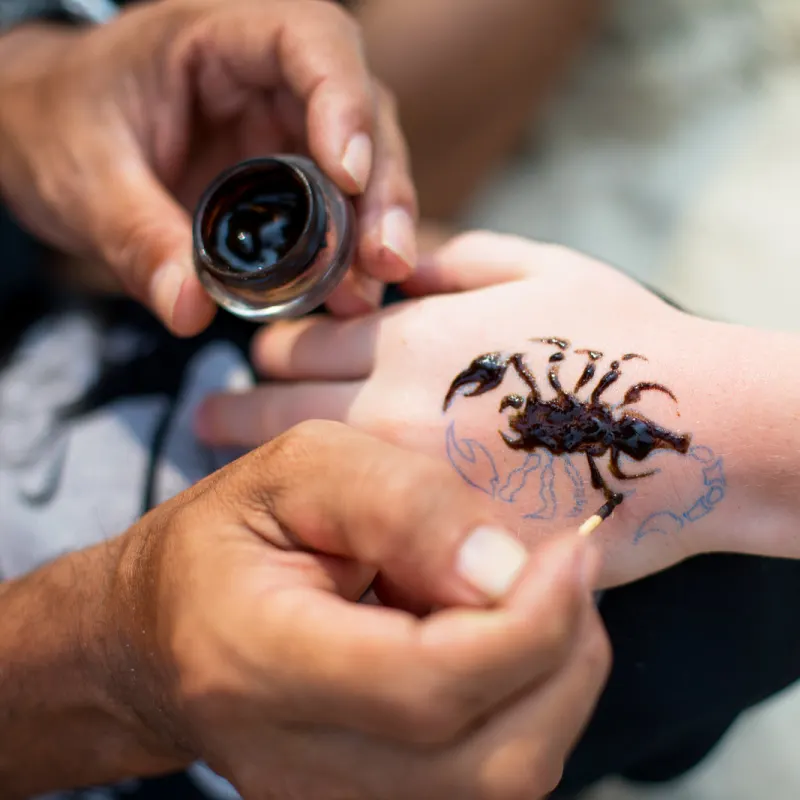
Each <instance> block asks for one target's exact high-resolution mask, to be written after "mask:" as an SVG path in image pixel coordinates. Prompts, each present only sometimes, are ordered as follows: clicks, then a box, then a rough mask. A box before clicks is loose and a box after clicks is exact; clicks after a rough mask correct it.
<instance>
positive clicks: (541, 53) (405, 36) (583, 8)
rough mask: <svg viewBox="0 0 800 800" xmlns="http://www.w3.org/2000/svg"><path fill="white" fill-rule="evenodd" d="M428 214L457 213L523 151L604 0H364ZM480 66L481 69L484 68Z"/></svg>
mask: <svg viewBox="0 0 800 800" xmlns="http://www.w3.org/2000/svg"><path fill="white" fill-rule="evenodd" d="M356 8H357V12H358V19H359V22H360V23H361V25H362V27H363V31H364V41H365V45H366V48H367V53H368V54H369V58H370V63H371V65H372V67H373V69H374V70H375V73H376V74H377V75H378V76H379V77H380V78H381V80H383V81H384V83H385V84H386V85H387V86H389V87H390V88H391V90H392V92H393V93H394V94H395V96H396V98H397V107H398V113H399V116H400V120H401V122H402V126H403V130H404V132H405V134H406V137H407V139H408V143H409V148H410V153H411V162H412V167H413V174H414V179H415V182H416V185H417V190H418V193H419V200H420V208H421V210H422V215H423V218H424V219H425V220H426V221H434V220H439V221H443V220H444V221H446V220H452V219H454V218H455V217H456V216H457V215H458V214H459V213H461V212H462V211H463V210H464V207H465V205H466V203H467V202H469V200H470V198H471V197H472V196H473V195H474V193H475V192H476V190H478V189H479V188H480V187H481V185H482V184H483V183H484V182H485V181H486V180H487V179H488V178H489V177H490V175H491V174H492V173H493V172H494V171H495V170H496V169H497V168H498V167H500V166H502V165H503V164H504V163H505V162H506V160H507V159H508V158H509V157H510V156H512V155H513V154H514V151H515V149H516V148H517V147H519V145H520V143H521V142H522V141H523V139H524V137H525V136H526V135H527V134H528V132H529V131H530V129H531V126H532V125H533V124H535V123H537V122H538V121H539V120H540V119H541V118H542V115H543V113H544V112H545V110H546V109H547V106H548V103H549V100H550V99H551V96H552V94H553V92H554V91H556V90H557V89H558V88H559V87H560V86H561V84H562V83H563V81H564V79H565V77H566V76H567V74H568V71H569V69H570V67H572V66H573V65H574V63H575V61H576V59H577V58H578V57H579V56H580V55H581V53H582V52H583V51H584V49H585V47H586V45H587V44H588V43H589V42H590V41H591V40H592V39H593V37H594V35H595V33H596V32H597V29H598V27H599V23H600V22H601V21H602V19H603V18H604V17H605V15H606V12H607V9H608V3H606V2H605V1H604V0H601V2H598V0H536V2H531V1H530V0H362V1H361V2H360V3H357V4H356ZM476 65H477V68H476Z"/></svg>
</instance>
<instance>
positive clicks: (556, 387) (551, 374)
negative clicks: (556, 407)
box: [547, 364, 567, 398]
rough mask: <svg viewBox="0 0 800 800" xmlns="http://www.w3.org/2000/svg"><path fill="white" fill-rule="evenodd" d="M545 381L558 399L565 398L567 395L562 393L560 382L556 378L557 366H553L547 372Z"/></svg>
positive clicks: (562, 388)
mask: <svg viewBox="0 0 800 800" xmlns="http://www.w3.org/2000/svg"><path fill="white" fill-rule="evenodd" d="M547 380H548V383H549V384H550V386H552V387H553V391H555V393H556V395H557V396H558V397H559V398H562V397H566V396H567V393H566V392H565V391H564V387H563V386H562V385H561V381H560V380H559V378H558V364H553V366H552V367H550V369H549V370H548V371H547Z"/></svg>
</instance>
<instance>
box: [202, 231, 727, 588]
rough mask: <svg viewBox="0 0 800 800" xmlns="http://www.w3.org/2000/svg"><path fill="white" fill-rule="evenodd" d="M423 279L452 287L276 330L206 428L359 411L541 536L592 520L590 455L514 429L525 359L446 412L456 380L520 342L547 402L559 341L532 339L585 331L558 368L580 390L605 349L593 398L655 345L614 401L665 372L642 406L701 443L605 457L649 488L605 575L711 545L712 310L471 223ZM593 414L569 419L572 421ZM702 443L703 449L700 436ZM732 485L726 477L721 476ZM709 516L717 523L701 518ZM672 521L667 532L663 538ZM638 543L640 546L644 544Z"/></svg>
mask: <svg viewBox="0 0 800 800" xmlns="http://www.w3.org/2000/svg"><path fill="white" fill-rule="evenodd" d="M407 289H408V290H409V291H410V292H412V293H415V294H437V293H446V294H441V295H440V296H431V297H425V298H424V299H419V300H413V301H409V302H406V303H404V304H402V305H400V306H396V307H390V308H387V309H386V310H384V311H381V312H380V313H377V314H374V315H372V316H369V317H363V318H360V319H357V320H351V321H346V322H337V321H335V320H332V319H326V318H322V317H317V318H313V319H306V320H302V321H299V322H297V323H287V324H278V325H274V326H271V327H269V328H266V329H264V330H263V331H262V333H261V334H260V335H259V337H258V338H257V340H256V342H255V345H254V348H253V360H254V362H255V365H256V367H257V368H258V369H259V370H260V371H261V373H262V374H263V375H264V376H265V377H269V378H270V379H277V382H268V383H266V384H264V385H262V386H260V387H258V388H256V389H254V390H253V391H250V392H249V393H245V394H236V395H227V396H224V395H223V396H216V397H212V398H209V399H208V401H207V402H206V404H205V406H204V407H203V408H202V409H201V413H200V417H199V419H198V430H199V433H200V434H201V436H202V438H204V439H205V440H206V441H207V442H213V443H216V444H223V443H225V444H237V445H245V446H247V445H255V444H258V443H260V442H263V441H266V440H269V439H270V438H272V437H273V436H276V435H277V434H279V433H280V432H281V431H283V430H285V429H287V428H288V427H290V426H291V425H294V424H295V423H296V422H298V421H299V420H302V419H307V418H328V419H336V420H343V421H345V422H347V423H349V424H351V425H355V426H357V427H359V428H361V429H363V430H365V431H369V432H371V433H374V434H376V435H378V436H380V437H383V438H386V439H389V440H390V441H393V442H397V443H399V444H402V445H403V446H406V447H411V448H414V449H417V450H421V451H424V452H427V453H430V454H433V455H437V456H439V457H446V458H448V459H449V461H450V463H451V464H452V466H453V467H454V468H455V470H456V471H457V472H458V473H459V474H460V475H461V476H462V477H463V478H464V480H465V481H466V482H468V483H469V484H471V485H472V486H473V487H475V488H476V489H479V490H483V491H484V492H486V493H487V494H489V495H490V496H492V497H494V498H495V499H496V500H497V501H498V504H499V509H500V510H501V512H500V513H502V514H503V517H504V519H505V520H506V524H507V525H509V526H510V527H512V529H514V530H517V531H519V533H520V535H521V536H522V537H523V538H524V539H526V540H527V541H533V540H535V539H536V538H537V537H540V536H541V535H544V534H548V535H549V534H551V533H553V532H555V531H559V530H563V529H564V528H572V529H576V528H577V527H578V526H579V525H580V524H581V523H582V522H583V521H584V520H585V519H586V518H587V517H589V516H590V515H591V514H592V513H593V512H594V511H596V510H597V509H598V508H599V507H600V506H601V505H602V504H603V502H604V499H605V498H604V496H603V493H602V492H601V491H597V490H595V489H593V487H592V486H591V480H590V472H589V464H588V461H587V458H586V455H585V453H581V452H574V451H573V452H572V453H571V454H570V455H569V456H568V457H567V456H558V457H555V458H554V457H552V455H553V454H552V453H551V452H549V451H548V450H547V449H545V448H541V447H540V448H537V449H535V450H533V452H531V453H526V452H524V451H514V450H512V449H510V448H509V447H508V446H507V445H506V444H505V443H504V441H503V440H502V438H501V436H500V433H499V431H502V432H504V433H505V434H506V435H507V436H508V437H510V438H512V439H514V438H517V436H518V434H517V433H515V432H514V431H513V430H512V429H511V428H510V423H511V420H512V417H513V415H514V414H515V411H514V409H513V408H506V409H505V410H504V411H502V412H501V413H498V408H499V406H500V401H501V399H502V398H503V397H505V396H507V395H511V394H519V395H522V396H527V395H529V394H530V390H529V389H528V387H526V386H525V384H524V383H523V382H522V380H520V377H519V375H518V374H517V372H516V371H515V370H514V368H513V367H509V368H508V370H507V371H506V373H505V376H504V378H503V380H502V384H501V385H500V386H498V387H497V388H495V389H493V390H490V391H487V392H486V393H485V394H483V395H481V396H476V397H466V396H464V395H465V394H466V393H468V392H469V391H470V390H471V389H473V388H476V386H477V382H476V381H477V378H476V379H475V381H473V382H472V383H464V384H463V385H462V386H461V387H460V389H459V390H458V392H456V394H455V395H454V396H453V398H452V402H451V404H450V405H449V407H448V408H447V410H446V411H443V401H444V399H445V396H446V394H447V392H448V387H450V385H451V383H452V382H453V380H454V379H455V378H456V376H457V375H459V374H460V373H461V372H462V371H463V370H465V369H466V368H468V367H469V365H470V364H471V362H472V361H473V359H475V358H476V357H477V356H480V355H482V354H485V353H491V352H499V353H501V354H502V355H503V357H508V356H510V355H512V354H514V353H522V354H523V357H524V361H525V363H527V365H528V366H529V368H530V369H531V370H532V371H533V373H534V375H535V377H536V381H537V383H538V386H539V389H540V390H541V399H542V400H544V401H546V400H550V399H552V398H553V397H554V394H555V393H554V391H553V389H552V388H551V387H550V386H549V385H548V378H547V375H548V369H549V367H550V364H549V363H548V359H550V358H551V356H553V355H554V354H555V353H560V352H561V351H560V349H559V348H558V347H557V346H555V345H553V344H546V343H542V342H538V341H532V339H535V338H539V337H563V338H565V339H568V340H569V341H570V347H569V348H568V349H567V350H565V351H564V355H565V358H564V360H563V362H560V363H559V367H558V368H559V372H560V379H561V382H562V384H563V386H564V387H565V389H567V390H569V391H570V392H571V391H572V390H573V388H574V387H575V385H576V383H577V382H578V379H579V378H580V376H581V375H582V373H583V371H584V369H585V368H586V366H587V364H589V363H590V359H589V356H588V355H586V354H580V353H576V352H575V351H576V350H581V349H584V348H588V349H592V350H597V351H601V352H602V353H603V356H602V358H600V359H599V360H598V361H597V362H596V374H595V375H594V377H593V378H592V379H591V380H590V381H588V382H587V383H586V384H585V386H583V387H582V388H581V389H580V390H579V391H578V393H577V395H578V397H580V398H581V399H582V400H583V401H587V400H588V399H589V397H590V395H591V393H592V390H593V389H594V388H595V387H596V386H597V385H598V383H599V381H600V379H601V376H602V375H603V374H605V373H606V372H607V371H608V370H609V369H610V368H611V364H612V362H613V361H614V360H615V359H621V358H622V356H623V355H626V354H629V353H639V354H641V355H643V356H645V357H647V359H648V361H644V360H640V359H631V360H623V361H621V366H620V370H621V373H622V375H621V377H620V378H619V380H617V381H616V382H615V383H613V384H611V385H610V386H609V388H608V390H607V391H606V392H605V393H604V394H603V395H602V396H601V397H600V400H601V401H602V402H603V403H604V404H606V403H611V404H612V405H614V406H616V404H619V403H620V402H621V401H622V400H623V399H624V397H625V394H626V391H627V390H628V389H629V388H630V387H632V386H634V385H635V384H637V383H640V382H658V383H663V384H665V385H666V387H668V388H669V390H671V391H672V392H673V393H674V394H675V397H677V399H678V402H677V403H676V402H675V401H673V400H672V399H671V398H670V397H669V396H668V395H667V394H666V393H664V392H660V391H655V390H650V391H644V392H642V394H641V399H640V400H639V401H637V402H632V403H631V404H630V406H629V407H626V408H614V409H613V410H612V413H613V415H614V416H615V417H616V418H620V417H622V415H623V414H624V413H627V412H628V411H629V408H630V409H631V410H635V412H637V413H638V412H641V413H644V414H646V415H647V416H648V417H649V418H650V419H651V420H653V421H655V422H656V423H658V424H659V425H661V426H663V427H665V428H667V429H668V430H669V431H671V432H675V433H688V434H691V435H692V437H693V439H692V448H693V449H692V450H691V451H690V452H689V453H688V454H687V455H681V454H679V453H676V452H671V451H669V450H665V449H658V450H656V451H655V452H653V454H652V455H650V456H649V457H648V458H646V459H645V460H644V462H642V463H637V462H635V461H633V460H631V459H629V458H627V457H626V456H623V457H622V458H621V460H620V467H621V469H622V470H623V472H624V473H628V474H637V473H642V472H647V471H649V470H650V469H657V470H660V472H659V473H658V474H656V475H653V476H651V477H646V478H641V479H639V480H632V481H620V480H619V479H617V478H615V477H614V476H613V474H612V473H611V468H610V464H609V458H610V454H611V453H610V451H606V452H605V453H601V454H600V455H599V456H597V457H596V458H595V461H596V464H597V466H598V469H599V470H600V473H601V476H602V477H603V479H604V480H605V481H606V482H607V484H608V485H609V487H610V488H611V489H612V490H613V491H615V492H619V491H622V492H632V491H633V492H634V493H633V494H631V495H630V496H629V497H627V498H626V500H625V501H624V502H623V504H622V505H621V506H619V508H618V509H617V510H616V511H615V513H614V516H613V517H612V519H611V520H609V521H608V522H607V523H606V524H605V525H604V526H603V527H602V528H601V529H600V530H599V531H598V532H597V533H596V534H595V535H596V536H598V537H599V539H600V540H601V541H602V543H603V545H604V550H605V553H606V560H605V566H604V570H603V575H602V581H603V583H604V584H606V585H608V584H612V583H619V582H623V581H627V580H631V579H635V578H638V577H641V576H642V575H644V574H648V573H650V572H653V571H655V570H658V569H662V568H664V567H666V566H669V565H670V564H673V563H675V562H676V561H679V560H681V559H683V558H685V557H686V556H688V555H691V554H692V553H695V552H698V551H699V550H702V549H703V548H705V547H706V541H705V538H704V536H703V535H700V533H701V527H702V526H701V525H700V523H699V522H698V525H699V526H700V527H698V526H695V524H694V523H695V519H689V518H687V517H685V516H684V514H685V513H686V512H690V511H691V509H692V508H694V507H695V505H696V503H697V502H698V501H700V500H702V499H703V498H705V497H706V495H707V494H708V493H709V492H712V490H714V491H713V493H712V494H711V496H710V498H709V503H710V505H709V506H708V507H706V506H701V507H698V508H697V509H695V511H694V512H692V514H690V516H694V517H696V518H697V519H698V520H699V517H700V516H702V515H701V514H700V513H699V512H700V511H702V510H706V511H708V510H711V508H712V507H713V506H715V505H716V504H717V503H718V501H719V500H720V499H721V497H720V496H719V495H720V492H724V480H723V479H722V475H721V473H719V474H718V473H716V472H714V469H713V465H714V464H715V463H716V456H715V454H714V453H713V452H712V451H710V450H708V448H707V447H704V446H705V445H709V444H711V445H712V446H716V442H709V441H708V439H706V438H704V437H705V436H706V433H705V432H706V431H707V430H708V426H709V423H710V422H711V421H713V416H714V411H713V406H712V405H711V404H712V403H716V400H715V399H714V398H713V381H711V382H709V381H706V380H704V379H702V373H698V368H699V365H701V364H704V363H712V362H713V363H716V358H715V356H714V353H713V350H712V348H714V347H716V346H718V345H720V344H721V343H720V342H719V341H718V338H719V337H718V335H717V334H715V333H714V332H713V330H710V329H711V328H712V327H713V326H711V324H710V323H707V322H704V321H702V320H699V319H696V318H693V317H690V316H689V315H686V314H683V313H681V312H678V311H676V310H675V309H673V308H672V307H670V306H668V305H666V304H665V303H663V302H662V301H661V300H660V299H658V298H657V297H656V296H655V295H653V294H651V293H650V292H648V291H646V290H645V289H643V288H642V287H641V286H639V285H638V284H636V283H635V282H634V281H632V280H630V279H629V278H627V277H625V276H624V275H622V274H621V273H619V272H617V271H615V270H613V269H611V268H609V267H607V266H605V265H603V264H600V263H597V262H595V261H593V260H591V259H589V258H586V257H583V256H581V255H578V254H576V253H572V252H569V251H567V250H564V249H562V248H557V247H551V246H545V245H539V244H535V243H533V242H529V241H525V240H522V239H517V238H513V237H505V236H499V235H492V234H485V233H473V234H467V235H464V236H461V237H459V238H456V239H454V240H453V241H452V242H451V243H450V244H448V245H446V246H445V247H444V248H443V249H442V250H440V251H439V253H438V255H437V257H436V259H435V260H434V261H433V262H432V263H430V264H427V265H426V264H422V265H421V266H420V267H419V269H418V270H417V272H416V274H415V276H414V277H413V278H412V280H411V282H409V283H408V284H407ZM580 424H581V423H579V422H578V421H577V420H575V419H574V418H570V419H567V420H566V422H564V424H563V425H562V426H561V428H560V430H561V432H562V433H563V434H569V433H570V431H571V430H573V431H574V430H575V428H576V427H578V426H579V425H580ZM696 446H700V449H697V448H696ZM720 481H721V482H722V485H721V487H719V491H717V490H716V489H715V488H714V487H715V486H719V484H720ZM703 524H705V520H704V521H703ZM663 534H667V535H663ZM634 545H640V546H634Z"/></svg>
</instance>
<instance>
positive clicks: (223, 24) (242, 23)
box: [209, 0, 377, 194]
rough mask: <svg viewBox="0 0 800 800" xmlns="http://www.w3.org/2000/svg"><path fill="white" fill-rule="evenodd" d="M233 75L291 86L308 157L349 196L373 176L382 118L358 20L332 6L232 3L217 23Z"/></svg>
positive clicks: (217, 40) (268, 85)
mask: <svg viewBox="0 0 800 800" xmlns="http://www.w3.org/2000/svg"><path fill="white" fill-rule="evenodd" d="M210 26H211V31H210V37H209V38H210V42H211V46H212V48H213V50H214V51H215V52H216V53H218V55H219V56H221V57H222V59H223V61H224V63H225V67H226V69H227V70H228V71H229V72H230V74H231V75H232V76H233V77H235V78H236V79H237V80H239V81H241V82H242V83H244V84H246V85H248V86H252V87H254V88H258V89H264V90H266V89H275V88H277V87H278V86H280V85H282V84H283V85H286V86H287V87H288V88H289V89H290V90H291V91H292V93H293V94H294V95H295V96H296V97H297V98H298V99H299V100H300V101H301V102H302V103H303V104H304V105H305V107H306V124H307V135H308V145H309V150H310V153H311V155H312V157H313V158H314V160H315V161H316V162H317V163H318V164H319V165H320V167H321V168H322V169H323V170H324V172H325V173H326V174H327V175H328V176H329V177H330V178H331V179H332V180H333V181H334V182H335V183H336V184H337V185H338V186H339V188H340V189H342V190H343V191H344V192H346V193H348V194H360V193H361V192H363V191H364V189H365V188H366V186H367V183H368V181H369V177H370V173H371V171H372V155H373V141H372V138H373V130H374V126H375V115H376V113H377V109H376V103H375V97H374V92H373V85H372V78H371V74H370V70H369V67H368V66H367V62H366V58H365V55H364V50H363V47H362V43H361V35H360V32H359V28H358V25H357V24H356V22H355V20H354V19H353V18H352V17H351V16H350V15H349V14H348V13H347V12H346V11H345V10H344V9H342V8H341V7H339V6H337V5H336V4H334V3H331V2H329V0H292V2H285V3H263V2H239V3H236V4H234V3H226V4H224V6H223V7H222V8H220V9H219V10H218V11H216V12H215V13H214V15H213V20H212V21H211V22H210Z"/></svg>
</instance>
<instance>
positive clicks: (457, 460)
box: [446, 422, 500, 498]
mask: <svg viewBox="0 0 800 800" xmlns="http://www.w3.org/2000/svg"><path fill="white" fill-rule="evenodd" d="M446 448H447V458H448V459H449V460H450V463H451V464H452V465H453V469H455V471H456V472H457V473H458V474H459V475H460V476H461V477H462V478H463V479H464V480H465V481H466V482H467V483H468V484H469V485H470V486H473V487H474V488H475V489H480V491H482V492H485V493H486V494H488V495H489V497H492V498H494V497H495V496H496V494H497V484H498V483H499V482H500V475H499V474H498V472H497V467H496V466H495V463H494V459H493V458H492V456H491V453H489V451H488V450H487V449H486V448H485V447H484V446H483V445H482V444H481V443H480V442H477V441H475V439H461V440H459V439H456V429H455V423H454V422H451V423H450V425H449V427H448V428H447V439H446ZM487 468H488V469H487ZM487 473H488V474H487Z"/></svg>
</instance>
